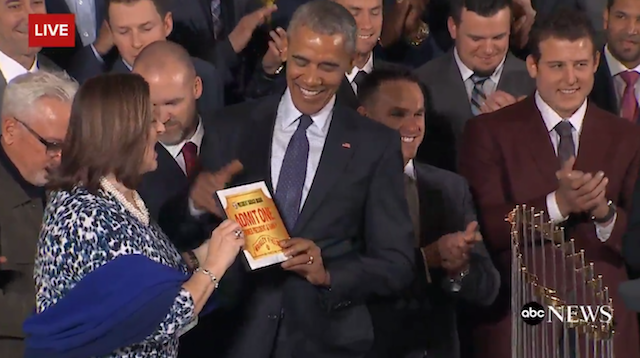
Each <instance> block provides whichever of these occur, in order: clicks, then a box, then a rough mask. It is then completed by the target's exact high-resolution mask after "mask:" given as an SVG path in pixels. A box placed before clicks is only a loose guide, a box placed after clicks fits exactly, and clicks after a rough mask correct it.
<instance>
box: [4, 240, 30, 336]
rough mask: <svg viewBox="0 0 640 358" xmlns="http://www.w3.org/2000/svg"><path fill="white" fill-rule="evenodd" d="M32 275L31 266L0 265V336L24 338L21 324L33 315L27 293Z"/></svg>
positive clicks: (10, 263)
mask: <svg viewBox="0 0 640 358" xmlns="http://www.w3.org/2000/svg"><path fill="white" fill-rule="evenodd" d="M0 230H2V228H0ZM0 256H2V248H1V247H0ZM7 259H8V260H11V257H8V258H7ZM32 275H33V265H26V264H15V262H13V263H12V262H11V261H9V262H7V263H5V264H0V317H2V318H1V319H0V336H4V337H14V338H19V337H24V333H23V331H22V324H23V322H24V320H25V319H26V318H27V317H29V316H30V315H31V314H32V313H34V295H33V292H31V293H27V292H29V291H32V290H33V281H32V280H31V277H32ZM27 286H28V287H27Z"/></svg>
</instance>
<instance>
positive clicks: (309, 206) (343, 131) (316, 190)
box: [293, 105, 358, 232]
mask: <svg viewBox="0 0 640 358" xmlns="http://www.w3.org/2000/svg"><path fill="white" fill-rule="evenodd" d="M354 115H355V114H352V113H350V112H349V111H348V110H347V109H346V107H342V106H339V105H336V106H335V109H334V112H333V118H332V119H331V124H330V126H329V133H328V135H327V139H326V141H325V143H324V148H323V150H322V156H321V157H320V163H319V165H318V169H317V170H316V175H315V177H314V179H313V184H312V185H311V189H310V190H309V195H308V196H307V200H305V202H304V206H303V207H302V211H301V213H300V216H299V217H298V221H297V222H296V225H295V227H294V230H293V231H294V232H300V230H302V228H303V227H304V226H305V225H306V223H307V221H308V220H309V219H311V218H312V217H313V214H314V212H315V211H316V210H317V209H318V207H319V206H320V204H321V203H322V201H323V200H324V199H325V198H326V197H327V194H328V193H329V191H330V190H331V188H332V187H333V186H334V184H335V183H336V181H337V180H338V179H339V178H340V176H341V175H342V172H343V171H344V169H345V168H346V167H347V164H349V161H350V160H351V158H352V156H353V153H354V151H356V150H358V143H357V142H355V140H356V130H357V125H356V123H355V122H354V120H353V116H354ZM344 144H348V146H345V145H344Z"/></svg>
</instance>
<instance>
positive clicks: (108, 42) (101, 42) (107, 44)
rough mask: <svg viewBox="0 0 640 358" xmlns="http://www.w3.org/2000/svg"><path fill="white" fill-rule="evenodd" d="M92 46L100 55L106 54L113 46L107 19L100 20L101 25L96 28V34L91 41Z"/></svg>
mask: <svg viewBox="0 0 640 358" xmlns="http://www.w3.org/2000/svg"><path fill="white" fill-rule="evenodd" d="M93 47H94V48H95V49H96V51H97V52H98V54H99V55H100V56H104V55H106V54H107V53H109V51H111V49H112V48H113V35H112V34H111V29H110V28H109V24H108V23H107V20H104V21H103V22H102V26H100V30H98V36H97V37H96V40H95V41H94V42H93Z"/></svg>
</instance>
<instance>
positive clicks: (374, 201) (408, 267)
mask: <svg viewBox="0 0 640 358" xmlns="http://www.w3.org/2000/svg"><path fill="white" fill-rule="evenodd" d="M367 190H368V195H367V202H366V204H365V207H364V210H365V213H364V238H365V243H364V247H365V249H364V252H363V253H362V254H360V255H357V256H355V257H354V256H350V257H345V258H343V259H339V260H336V261H333V262H328V263H326V268H327V270H328V272H329V273H330V275H331V288H330V289H329V290H326V291H325V292H326V296H325V304H326V306H327V308H328V309H339V308H343V307H347V306H349V305H350V304H352V303H362V302H364V301H365V300H366V299H368V298H370V297H372V296H374V295H380V296H389V295H393V294H395V293H398V292H401V291H402V290H403V289H405V288H406V287H408V286H409V284H410V283H411V282H412V280H413V267H414V249H413V240H414V239H413V237H414V236H413V225H412V223H411V219H410V216H409V207H408V204H407V201H406V198H405V194H404V181H403V161H402V152H401V149H400V141H399V140H398V138H397V137H396V136H395V135H391V136H389V138H388V140H387V144H386V149H385V151H384V154H383V156H382V158H381V159H380V161H379V162H378V165H377V168H376V169H375V172H374V173H373V176H372V179H371V183H370V186H369V188H368V189H367Z"/></svg>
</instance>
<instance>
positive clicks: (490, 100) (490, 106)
mask: <svg viewBox="0 0 640 358" xmlns="http://www.w3.org/2000/svg"><path fill="white" fill-rule="evenodd" d="M516 102H518V99H516V98H515V97H514V96H512V95H510V94H508V93H507V92H504V91H495V92H494V93H493V94H491V95H490V96H488V97H487V99H486V100H485V101H484V103H483V104H482V106H480V111H482V113H491V112H495V111H497V110H499V109H501V108H504V107H506V106H510V105H512V104H514V103H516Z"/></svg>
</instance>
